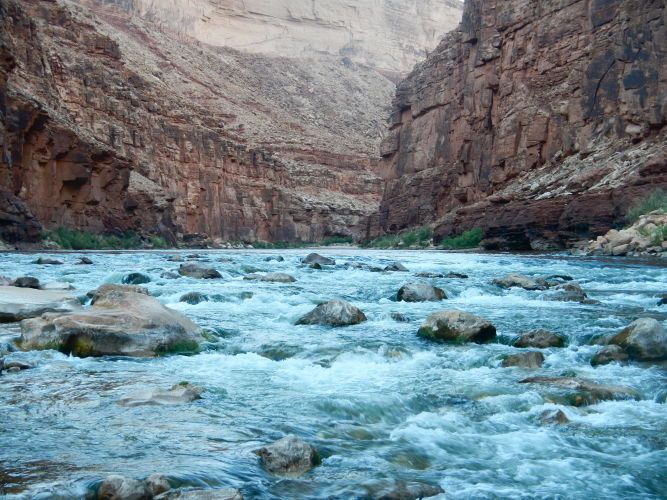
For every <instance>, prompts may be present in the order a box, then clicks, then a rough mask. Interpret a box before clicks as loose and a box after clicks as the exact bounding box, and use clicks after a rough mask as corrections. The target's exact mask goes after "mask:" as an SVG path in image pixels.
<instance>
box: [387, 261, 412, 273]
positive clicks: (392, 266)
mask: <svg viewBox="0 0 667 500" xmlns="http://www.w3.org/2000/svg"><path fill="white" fill-rule="evenodd" d="M384 270H385V271H398V272H403V273H404V272H407V271H408V268H407V267H405V266H404V265H403V264H401V263H400V262H392V263H391V264H389V265H388V266H385V268H384Z"/></svg>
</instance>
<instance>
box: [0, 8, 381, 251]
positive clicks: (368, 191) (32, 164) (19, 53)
mask: <svg viewBox="0 0 667 500" xmlns="http://www.w3.org/2000/svg"><path fill="white" fill-rule="evenodd" d="M128 5H129V6H130V7H131V6H132V5H134V3H133V2H128ZM107 7H109V6H107ZM112 7H113V6H111V7H109V8H105V9H97V10H95V11H93V10H91V9H89V8H88V7H87V6H86V5H80V4H79V3H78V2H70V1H67V0H36V1H28V0H0V47H1V51H2V52H1V55H2V67H1V68H0V70H1V72H0V103H1V104H2V108H1V110H2V116H1V123H0V125H1V126H0V142H1V148H2V152H3V154H2V160H1V163H0V173H1V174H2V175H1V176H0V238H3V239H6V240H8V241H16V240H25V239H28V240H34V239H37V238H38V236H39V232H40V230H41V229H53V228H57V227H61V226H66V227H74V228H78V229H82V230H86V231H94V232H122V231H130V230H131V231H137V232H140V233H142V234H159V235H162V236H164V237H165V238H167V239H168V240H169V241H172V242H175V241H176V240H178V239H185V240H189V241H192V240H201V239H206V238H212V239H218V240H227V241H233V240H244V241H254V240H258V239H259V240H265V241H284V240H290V241H294V240H301V241H317V240H319V239H321V238H322V237H324V236H327V235H346V236H352V237H354V238H357V239H359V238H364V237H366V236H367V235H368V234H369V231H370V229H371V227H374V226H376V223H374V222H373V221H374V218H376V213H377V207H378V204H379V200H380V192H381V181H380V179H379V178H378V177H377V175H376V174H375V173H374V168H375V165H376V163H377V148H378V143H379V138H380V137H381V136H382V134H383V129H384V125H383V121H384V116H385V113H386V105H387V103H388V102H389V101H390V99H391V93H392V91H393V85H392V84H391V83H390V82H389V81H388V80H387V79H385V78H383V77H381V76H380V75H379V74H378V73H377V72H376V71H375V70H372V69H369V68H366V67H364V66H360V65H357V64H355V63H354V62H352V61H350V60H344V59H343V58H341V57H340V56H328V55H326V54H322V55H320V56H319V57H318V58H303V59H294V58H292V59H284V58H280V57H269V56H266V55H263V54H247V53H242V52H239V51H236V50H233V49H229V48H223V47H216V46H211V45H207V44H204V43H201V42H199V41H197V40H195V39H193V38H190V37H188V36H187V35H185V34H183V33H180V34H178V33H176V34H175V33H174V32H173V31H171V30H169V29H167V28H164V27H163V28H162V29H158V28H156V25H155V23H154V22H153V21H152V20H150V19H145V18H142V17H139V16H136V15H134V14H133V13H132V12H131V10H132V9H129V11H128V9H119V8H112Z"/></svg>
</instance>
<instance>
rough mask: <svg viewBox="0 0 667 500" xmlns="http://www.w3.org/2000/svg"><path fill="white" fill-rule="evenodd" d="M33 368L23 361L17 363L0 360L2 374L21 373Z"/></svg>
mask: <svg viewBox="0 0 667 500" xmlns="http://www.w3.org/2000/svg"><path fill="white" fill-rule="evenodd" d="M32 367H33V366H32V365H29V364H28V363H23V362H21V361H15V360H9V361H7V360H5V359H1V358H0V373H2V371H3V370H5V371H7V372H9V373H14V372H20V371H23V370H30V369H31V368H32Z"/></svg>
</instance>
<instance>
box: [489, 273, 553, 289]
mask: <svg viewBox="0 0 667 500" xmlns="http://www.w3.org/2000/svg"><path fill="white" fill-rule="evenodd" d="M492 283H493V284H494V285H496V286H499V287H500V288H513V287H518V288H523V289H524V290H544V289H546V287H545V286H544V285H542V284H540V283H538V282H537V281H535V280H534V279H532V278H529V277H528V276H524V275H522V274H508V275H507V276H504V277H502V278H498V279H495V280H493V281H492Z"/></svg>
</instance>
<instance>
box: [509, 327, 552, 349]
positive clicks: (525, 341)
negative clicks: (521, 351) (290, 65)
mask: <svg viewBox="0 0 667 500" xmlns="http://www.w3.org/2000/svg"><path fill="white" fill-rule="evenodd" d="M512 345H513V346H514V347H534V348H537V349H546V348H548V347H564V346H565V339H564V338H563V337H561V336H560V335H557V334H555V333H552V332H550V331H548V330H544V329H542V328H540V329H537V330H531V331H529V332H525V333H522V334H521V335H519V337H518V338H516V339H514V340H513V341H512Z"/></svg>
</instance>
